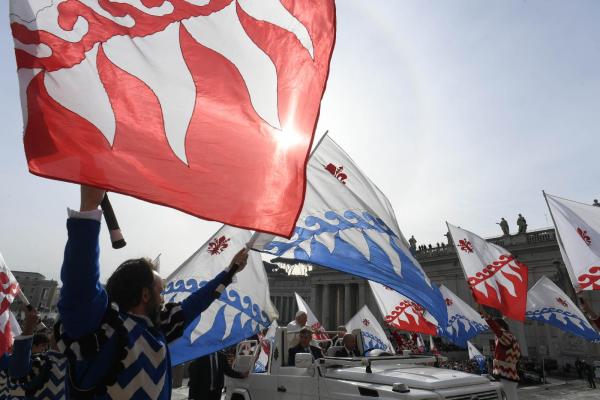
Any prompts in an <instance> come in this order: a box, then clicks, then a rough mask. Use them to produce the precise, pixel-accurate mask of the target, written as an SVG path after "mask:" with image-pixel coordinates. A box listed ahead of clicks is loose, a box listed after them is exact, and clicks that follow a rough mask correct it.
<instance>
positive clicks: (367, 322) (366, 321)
mask: <svg viewBox="0 0 600 400" xmlns="http://www.w3.org/2000/svg"><path fill="white" fill-rule="evenodd" d="M362 323H363V325H364V326H369V325H371V321H369V320H368V319H366V318H365V319H363V320H362Z"/></svg>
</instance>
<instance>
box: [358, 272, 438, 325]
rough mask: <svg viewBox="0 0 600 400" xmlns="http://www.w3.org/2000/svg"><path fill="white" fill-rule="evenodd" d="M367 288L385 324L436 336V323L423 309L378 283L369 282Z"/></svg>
mask: <svg viewBox="0 0 600 400" xmlns="http://www.w3.org/2000/svg"><path fill="white" fill-rule="evenodd" d="M369 286H371V291H372V292H373V297H374V298H375V301H376V302H377V306H378V307H379V311H380V312H381V315H383V320H384V321H385V323H386V324H388V325H389V326H391V327H393V328H395V329H399V330H402V331H408V332H420V333H425V334H428V335H436V334H437V331H438V328H437V322H436V321H435V319H434V318H433V317H432V316H431V315H428V313H427V312H426V311H425V310H424V309H423V307H421V306H420V305H418V304H417V303H415V302H414V301H412V300H411V299H409V298H408V297H406V296H403V295H401V294H400V293H398V292H396V291H395V290H393V289H390V288H389V287H387V286H383V285H382V284H380V283H376V282H371V281H369Z"/></svg>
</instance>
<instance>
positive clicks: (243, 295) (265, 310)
mask: <svg viewBox="0 0 600 400" xmlns="http://www.w3.org/2000/svg"><path fill="white" fill-rule="evenodd" d="M250 236H251V234H250V232H249V231H245V230H241V229H237V228H233V227H230V226H223V227H222V228H221V229H220V230H219V231H218V232H217V233H216V234H215V235H214V236H213V237H212V238H211V239H210V240H208V241H207V242H206V243H205V244H204V245H203V246H202V247H200V249H198V250H197V251H196V252H195V253H194V254H193V255H192V256H191V257H190V258H189V259H188V260H186V261H185V262H184V263H183V264H182V265H181V266H180V267H179V268H178V269H177V270H176V271H175V272H173V273H172V274H171V276H170V277H169V278H168V279H167V281H168V283H167V285H166V289H165V291H164V293H163V295H164V297H165V302H180V301H182V300H183V299H185V298H186V297H187V296H189V295H190V294H191V293H193V292H195V291H196V290H198V289H199V288H200V287H202V286H203V285H204V284H205V283H206V282H207V281H208V280H209V279H212V278H213V277H214V276H216V275H217V274H218V273H219V272H221V271H223V269H225V267H226V266H227V265H229V263H230V261H231V259H232V258H233V256H234V255H235V254H236V253H237V252H238V251H239V250H240V249H242V248H243V247H244V246H245V244H246V243H247V242H248V240H249V239H250ZM221 237H226V238H228V239H229V240H228V242H227V243H228V246H227V247H226V248H223V249H222V251H220V252H219V253H215V252H214V251H212V250H213V247H210V244H211V243H212V242H213V240H214V239H219V238H221ZM275 318H277V311H276V310H275V307H273V305H272V304H271V300H270V294H269V287H268V280H267V277H266V273H265V271H264V267H263V264H262V259H261V257H260V254H258V253H255V252H250V254H249V257H248V264H247V265H246V267H245V268H244V270H243V271H241V272H240V273H238V274H237V275H236V276H235V279H234V282H233V283H232V284H230V285H229V286H228V287H227V288H226V289H225V290H224V291H223V293H222V294H221V297H219V299H217V300H215V302H214V303H213V304H212V305H211V306H210V307H209V308H208V309H207V310H205V311H204V312H203V313H202V314H201V315H200V316H199V317H198V318H196V319H195V320H194V321H192V323H191V324H190V325H189V326H188V327H187V328H186V329H185V332H184V334H183V336H182V337H181V338H179V339H177V340H175V341H174V342H173V343H171V344H170V345H169V349H170V351H171V359H172V362H173V365H178V364H181V363H183V362H186V361H189V360H192V359H194V358H198V357H201V356H203V355H206V354H210V353H213V352H215V351H218V350H221V349H223V348H225V347H228V346H231V345H234V344H236V343H238V342H240V341H242V340H244V339H246V338H248V337H250V336H252V335H255V334H257V333H258V332H260V330H261V329H263V328H267V327H268V326H269V325H271V321H272V320H273V319H275Z"/></svg>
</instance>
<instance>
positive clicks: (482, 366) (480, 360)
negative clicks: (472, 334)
mask: <svg viewBox="0 0 600 400" xmlns="http://www.w3.org/2000/svg"><path fill="white" fill-rule="evenodd" d="M467 347H468V348H469V360H475V361H476V362H477V365H479V371H480V372H479V373H482V374H483V373H486V372H487V362H486V359H485V356H484V355H483V354H481V352H480V351H479V349H477V347H475V346H474V345H473V343H471V342H467Z"/></svg>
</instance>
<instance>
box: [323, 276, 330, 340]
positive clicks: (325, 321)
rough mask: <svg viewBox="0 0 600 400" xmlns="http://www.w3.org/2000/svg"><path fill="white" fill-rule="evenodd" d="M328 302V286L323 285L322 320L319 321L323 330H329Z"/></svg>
mask: <svg viewBox="0 0 600 400" xmlns="http://www.w3.org/2000/svg"><path fill="white" fill-rule="evenodd" d="M330 305H331V304H330V302H329V285H327V284H325V285H323V303H322V306H323V308H322V310H323V312H322V313H321V315H322V319H321V324H323V327H325V329H330V327H329V324H330V315H329V307H330Z"/></svg>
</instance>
